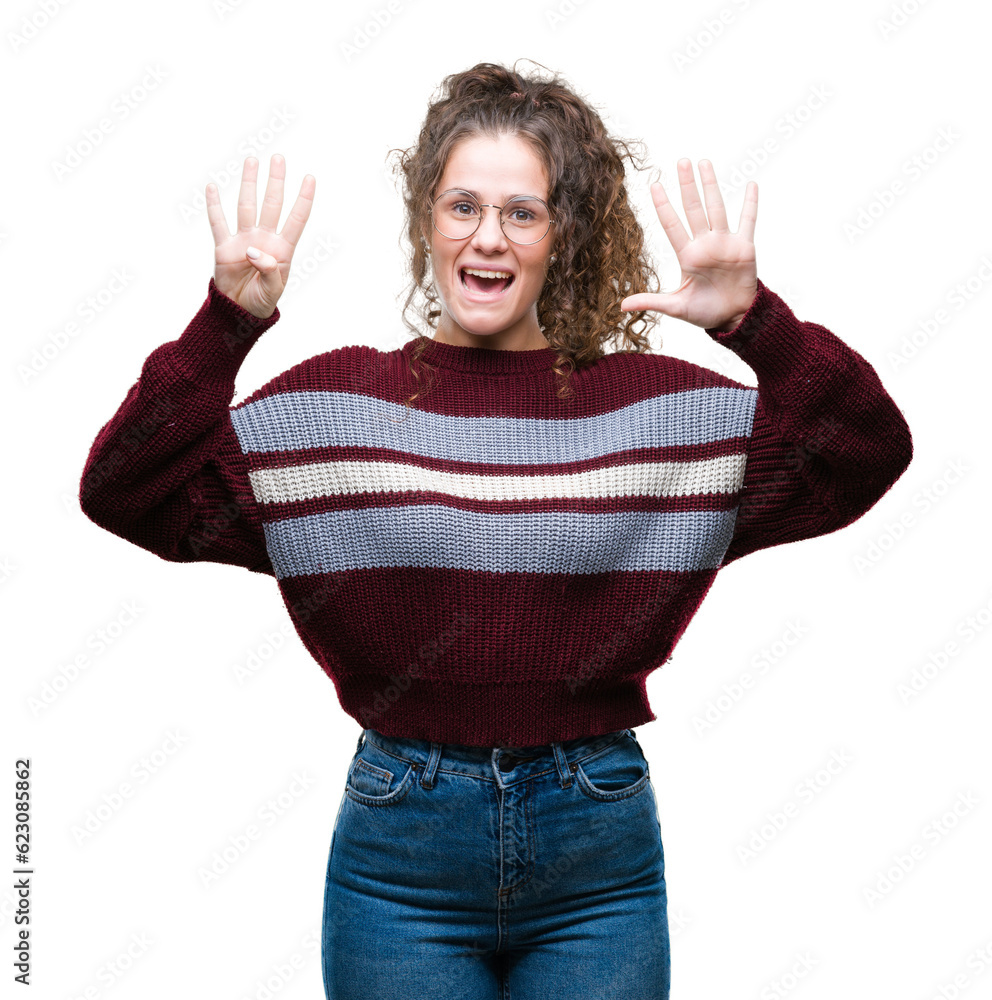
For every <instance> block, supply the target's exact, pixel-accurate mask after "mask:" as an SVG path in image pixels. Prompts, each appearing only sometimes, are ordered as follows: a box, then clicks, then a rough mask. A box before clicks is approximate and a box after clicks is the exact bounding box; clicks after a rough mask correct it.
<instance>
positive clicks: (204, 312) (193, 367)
mask: <svg viewBox="0 0 992 1000" xmlns="http://www.w3.org/2000/svg"><path fill="white" fill-rule="evenodd" d="M279 316H280V313H279V307H278V306H276V308H275V311H274V312H273V313H272V315H271V316H267V317H266V318H265V319H261V318H259V317H258V316H255V315H253V314H252V313H250V312H248V310H247V309H245V308H243V307H242V306H240V305H238V303H237V302H235V301H234V299H232V298H229V297H228V296H227V295H225V294H224V293H223V292H222V291H220V289H219V288H218V287H217V284H216V282H215V281H214V278H213V276H212V275H211V278H210V281H209V283H208V285H207V297H206V299H205V301H204V303H203V305H202V306H200V309H199V311H198V312H197V314H196V315H195V316H194V317H193V319H192V320H191V321H190V324H189V326H187V327H186V329H185V330H184V331H183V334H182V336H181V337H180V338H179V339H178V340H173V341H171V342H170V344H169V346H170V348H171V350H170V351H169V359H170V361H171V362H172V363H173V366H174V367H175V368H176V369H177V370H178V371H179V372H180V374H182V375H183V376H184V377H185V378H188V379H190V380H191V381H193V382H229V381H233V379H234V376H235V375H236V374H237V371H238V369H239V368H240V367H241V364H242V362H243V361H244V359H245V358H246V357H247V355H248V352H249V351H250V350H251V348H252V346H253V345H254V344H255V342H256V341H257V340H258V338H259V337H261V336H262V334H263V333H265V331H266V330H268V328H269V327H270V326H272V324H273V323H275V322H276V321H277V320H278V319H279Z"/></svg>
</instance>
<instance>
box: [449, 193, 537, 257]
mask: <svg viewBox="0 0 992 1000" xmlns="http://www.w3.org/2000/svg"><path fill="white" fill-rule="evenodd" d="M494 211H495V209H494ZM431 216H432V218H433V220H434V228H435V229H436V230H437V231H438V232H439V233H440V234H441V235H442V236H447V237H448V238H449V239H453V240H462V239H465V237H466V236H471V235H472V234H473V233H474V232H475V231H476V229H478V228H479V222H480V221H481V219H482V209H481V207H480V206H479V203H478V202H477V201H476V200H475V198H473V197H472V196H471V195H470V194H467V193H466V192H465V191H445V192H444V193H443V194H441V195H438V197H437V198H436V199H435V201H434V205H433V206H432V208H431ZM500 222H501V225H502V226H503V232H504V233H505V234H506V238H507V239H508V240H512V241H513V242H514V243H521V244H524V245H526V244H528V243H536V242H537V241H538V240H540V239H541V238H542V237H543V236H544V234H545V233H546V232H547V231H548V229H549V227H550V225H551V216H550V215H549V213H548V206H547V205H545V204H544V202H543V201H541V199H540V198H532V197H530V196H528V195H520V196H518V197H516V198H512V199H511V200H510V201H508V202H507V203H506V204H505V205H504V206H503V211H502V218H501V220H500Z"/></svg>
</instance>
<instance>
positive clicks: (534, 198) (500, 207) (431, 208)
mask: <svg viewBox="0 0 992 1000" xmlns="http://www.w3.org/2000/svg"><path fill="white" fill-rule="evenodd" d="M452 193H457V194H463V195H466V196H467V197H468V198H471V199H472V201H474V202H475V203H476V205H478V206H479V221H478V222H476V224H475V229H473V230H472V232H470V233H466V234H465V235H464V236H449V235H448V234H447V233H442V232H441V230H440V229H438V228H437V222H436V221H435V219H434V206H435V205H436V204H437V200H438V198H441V197H442V196H443V195H446V194H452ZM517 198H530V199H531V200H532V201H539V202H540V203H541V204H542V205H543V206H544V207H545V208H546V209H547V210H548V228H547V229H545V230H544V232H543V233H541V235H540V236H539V237H538V238H537V239H536V240H532V241H531V242H530V243H521V242H520V241H519V240H515V239H514V238H513V237H512V236H511V235H510V234H509V233H508V232H507V231H506V229H505V228H504V227H503V209H504V208H506V206H507V205H509V204H510V202H513V201H516V200H517ZM487 208H495V209H496V211H497V212H499V228H500V232H502V234H503V235H504V236H505V237H506V238H507V239H508V240H509V241H510V242H511V243H513V244H515V245H516V246H518V247H532V246H534V245H535V244H537V243H540V242H541V240H543V239H544V237H545V236H547V235H548V233H550V232H551V227H552V226H553V225H554V223H555V219H554V216H553V215H552V214H551V208H550V206H549V205H548V203H547V202H546V201H545V200H544V199H543V198H538V197H537V195H536V194H516V195H514V196H513V197H512V198H511V199H510V201H507V202H505V203H504V204H502V205H487V204H484V203H483V202H481V201H479V200H478V198H476V197H475V195H474V194H472V193H471V192H470V191H466V190H465V189H464V188H448V190H447V191H442V192H441V193H440V194H438V196H437V198H435V199H434V201H432V202H431V203H430V205H428V206H427V212H428V214H429V215H430V217H431V226H432V227H433V228H434V231H435V232H437V233H440V234H441V235H442V236H443V237H444V238H445V239H446V240H467V239H469V237H471V236H475V234H476V233H477V232H478V231H479V226H481V225H482V220H483V218H484V217H485V214H486V209H487Z"/></svg>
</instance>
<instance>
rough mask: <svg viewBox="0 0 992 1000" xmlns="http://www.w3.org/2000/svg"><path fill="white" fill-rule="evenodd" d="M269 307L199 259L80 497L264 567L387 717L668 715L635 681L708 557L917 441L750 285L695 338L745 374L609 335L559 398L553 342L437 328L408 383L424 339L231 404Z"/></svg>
mask: <svg viewBox="0 0 992 1000" xmlns="http://www.w3.org/2000/svg"><path fill="white" fill-rule="evenodd" d="M279 315H280V314H279V311H278V309H277V310H276V311H275V312H274V313H273V315H272V316H270V317H269V318H268V319H264V320H261V319H258V318H256V317H254V316H252V315H251V314H250V313H248V312H247V311H246V310H244V309H242V308H241V307H240V306H239V305H238V304H237V303H236V302H234V301H233V300H232V299H230V298H228V297H227V296H225V295H223V294H222V293H221V292H220V291H219V290H218V289H217V287H216V285H215V284H214V281H213V278H211V279H210V282H209V285H208V293H207V298H206V301H205V302H204V303H203V305H202V307H201V308H200V310H199V312H198V313H197V314H196V316H195V317H194V319H193V320H192V322H191V323H190V324H189V326H188V327H187V328H186V330H185V331H184V333H183V334H182V336H181V337H179V339H177V340H174V341H170V342H168V343H165V344H162V345H161V346H160V347H158V348H156V349H155V350H153V351H152V352H151V354H150V355H149V356H148V358H147V359H146V360H145V362H144V365H143V367H142V370H141V375H140V378H139V379H138V381H137V382H135V383H134V385H133V386H132V387H131V389H130V390H129V392H128V394H127V397H126V398H125V400H124V401H123V403H122V404H121V406H120V407H119V408H118V410H117V412H116V413H115V414H114V416H113V417H112V418H111V419H110V420H109V421H108V423H107V424H105V425H104V427H103V428H102V430H101V431H100V433H99V435H98V436H97V438H96V440H95V442H94V444H93V446H92V448H91V450H90V453H89V457H88V460H87V462H86V465H85V469H84V471H83V475H82V479H81V482H80V502H81V506H82V509H83V510H84V511H85V513H86V514H87V516H88V517H89V518H91V519H92V520H93V521H95V522H96V523H97V524H98V525H101V526H102V527H104V528H106V529H107V530H108V531H111V532H113V533H114V534H116V535H119V536H120V537H122V538H124V539H127V540H128V541H130V542H133V543H134V544H136V545H139V546H141V547H142V548H145V549H147V550H149V551H151V552H153V553H155V554H156V555H158V556H160V557H161V558H163V559H167V560H171V561H175V562H192V561H194V560H205V561H211V562H218V563H226V564H230V565H235V566H241V567H244V568H246V569H248V570H251V571H254V572H257V573H264V574H268V575H270V576H273V577H274V578H275V580H276V582H277V585H278V587H279V590H280V592H281V596H282V599H283V600H284V602H285V604H286V607H287V609H288V611H289V614H290V617H291V619H292V621H293V624H294V626H295V628H296V630H297V633H298V634H299V636H300V638H301V640H302V641H303V644H304V646H305V647H306V649H307V650H308V651H309V652H310V654H311V655H312V656H313V657H314V659H315V660H316V661H317V662H318V663H319V664H320V666H321V667H322V669H323V670H324V671H325V672H326V673H327V675H328V676H329V677H330V678H331V680H332V681H333V683H334V686H335V690H336V693H337V696H338V699H339V701H340V703H341V705H342V707H343V708H344V710H345V712H347V713H348V714H349V715H350V716H352V717H353V718H354V719H355V720H356V721H357V722H358V723H359V724H360V725H361V726H362V727H371V728H374V729H377V730H379V731H380V732H382V733H384V734H386V735H398V736H408V737H415V738H419V739H424V740H433V741H436V742H442V743H465V744H471V745H475V746H496V745H508V746H518V747H519V746H529V745H535V744H542V743H549V742H552V741H555V740H568V739H573V738H576V737H580V736H592V735H597V734H600V733H605V732H610V731H613V730H617V729H623V728H628V727H630V728H632V727H634V726H638V725H641V724H643V723H645V722H648V721H651V720H653V719H655V718H656V716H655V715H654V713H653V712H652V711H651V708H650V705H649V703H648V698H647V694H646V688H645V680H646V678H647V676H648V674H649V673H651V672H652V671H653V670H655V669H656V668H658V667H659V666H661V665H662V664H663V663H664V662H665V661H666V660H667V659H669V657H670V655H671V653H672V650H673V648H674V647H675V645H676V643H677V642H678V640H679V638H680V637H681V635H682V633H683V632H684V630H685V628H686V626H687V625H688V624H689V621H690V620H691V618H692V616H693V615H694V614H695V612H696V609H697V608H698V607H699V605H700V603H701V601H702V599H703V597H704V596H705V595H706V592H707V590H708V589H709V587H710V586H711V585H712V583H713V580H714V578H715V576H716V573H717V571H718V570H719V569H720V568H721V567H723V566H726V565H728V564H729V563H731V562H733V561H734V560H736V559H739V558H740V557H741V556H743V555H746V554H748V553H750V552H754V551H756V550H758V549H761V548H767V547H769V546H772V545H780V544H783V543H785V542H792V541H796V540H798V539H802V538H809V537H813V536H816V535H822V534H825V533H827V532H831V531H835V530H837V529H838V528H841V527H843V526H845V525H847V524H850V523H851V522H852V521H854V520H856V519H857V518H858V517H860V516H861V515H862V514H864V513H865V512H866V511H867V510H868V509H869V508H870V507H872V506H873V505H874V504H875V503H876V502H877V501H878V500H879V498H880V497H881V496H882V495H883V494H884V493H885V492H886V491H887V490H888V489H889V487H890V486H891V485H892V484H893V483H894V482H895V481H896V479H898V477H899V476H900V475H901V474H902V472H903V470H904V469H905V468H906V466H907V465H908V463H909V461H910V459H911V457H912V439H911V436H910V431H909V428H908V426H907V424H906V422H905V420H904V419H903V417H902V415H901V413H900V411H899V409H898V408H897V407H896V405H895V403H894V402H893V400H892V399H891V398H890V396H889V395H888V394H887V393H886V391H885V389H884V388H883V387H882V385H881V382H880V381H879V378H878V376H877V374H876V373H875V371H874V369H873V368H872V367H871V366H870V365H869V364H868V362H867V361H865V359H864V358H863V357H862V356H861V355H860V354H858V353H857V352H856V351H854V350H852V349H851V348H850V347H848V346H846V345H845V344H844V343H843V342H842V341H841V340H839V339H838V338H837V337H835V336H834V335H833V334H832V333H831V332H830V331H829V330H827V329H825V328H824V327H822V326H819V325H816V324H814V323H810V322H801V321H799V320H798V319H797V318H796V317H795V315H794V314H793V313H792V311H791V310H790V309H789V307H788V306H787V305H786V304H785V302H784V301H783V300H782V299H781V298H779V297H778V296H777V295H776V294H775V293H774V292H772V291H771V290H770V289H768V288H767V287H766V286H765V285H764V283H763V282H761V281H760V280H759V281H758V291H757V295H756V296H755V299H754V301H753V302H752V304H751V307H750V309H749V310H748V312H747V314H746V315H745V316H744V318H743V319H742V320H741V322H740V323H739V324H738V325H737V326H736V327H735V328H734V329H733V330H731V331H729V332H719V331H717V330H707V331H706V332H707V333H708V334H709V335H710V336H711V337H712V338H713V339H714V340H716V341H717V342H718V343H721V344H724V345H726V346H727V347H728V348H730V349H731V350H733V351H735V352H736V353H737V354H739V356H740V357H741V358H742V359H743V360H744V361H745V362H746V363H747V364H748V365H749V366H750V367H751V368H752V369H753V370H754V372H755V373H756V375H757V379H758V386H757V388H755V387H751V386H747V385H743V384H741V383H739V382H736V381H734V380H733V379H730V378H728V377H725V376H723V375H720V374H718V373H716V372H713V371H710V370H708V369H706V368H704V367H701V366H699V365H695V364H692V363H690V362H687V361H684V360H681V359H678V358H674V357H669V356H666V355H664V354H638V353H627V352H618V353H612V354H607V355H605V356H604V357H602V358H600V359H599V360H597V361H596V362H594V363H592V364H591V365H588V366H586V367H585V368H582V369H579V370H577V371H575V372H573V373H572V375H571V376H570V383H571V386H572V390H573V392H572V395H571V396H570V397H569V398H567V399H564V400H563V399H561V398H559V396H558V395H557V394H556V389H557V387H558V386H559V385H560V382H559V381H558V376H557V375H555V373H554V372H553V371H552V365H553V364H554V362H555V357H556V352H555V351H554V350H553V349H552V348H543V349H538V350H526V351H511V350H492V349H488V348H482V347H465V346H461V345H453V344H445V343H442V342H440V341H435V340H430V341H429V342H428V345H427V349H426V351H425V354H424V355H423V361H426V362H427V363H428V364H429V366H430V367H429V368H428V367H425V366H424V365H423V364H421V365H420V366H419V369H418V370H419V371H420V372H421V378H420V379H419V380H415V379H414V378H413V376H412V375H411V373H410V362H411V358H410V355H411V350H412V348H413V346H414V344H415V340H413V339H411V340H409V341H408V342H406V343H405V344H404V345H403V346H402V347H401V348H398V349H396V350H394V351H380V350H377V349H375V348H373V347H369V346H364V345H354V346H349V347H340V348H336V349H334V350H331V351H327V352H324V353H322V354H318V355H316V356H315V357H312V358H309V359H307V360H305V361H303V362H301V363H299V364H297V365H295V366H294V367H292V368H290V369H289V370H287V371H286V372H284V373H282V374H281V375H279V376H277V377H276V378H274V379H272V380H271V381H269V382H268V383H267V384H265V385H263V386H262V387H261V388H259V389H258V390H257V391H255V392H254V393H253V394H252V395H250V396H249V397H247V398H246V399H245V400H244V401H242V402H240V403H238V404H237V405H231V404H232V399H233V397H234V380H235V376H236V374H237V372H238V369H239V367H240V365H241V363H242V361H243V359H244V358H245V356H246V355H247V353H248V351H249V350H250V349H251V346H252V345H253V344H254V343H255V342H256V341H257V340H258V338H259V337H260V336H261V334H262V333H263V332H264V331H265V330H267V329H268V328H269V327H270V326H272V324H273V323H275V322H276V321H277V320H278V319H279ZM418 389H420V390H421V395H420V396H418V397H417V398H416V399H414V401H413V402H412V404H411V405H410V406H409V407H407V406H405V405H404V403H405V401H406V400H407V399H408V397H410V396H411V395H412V394H413V393H414V392H415V391H416V390H418Z"/></svg>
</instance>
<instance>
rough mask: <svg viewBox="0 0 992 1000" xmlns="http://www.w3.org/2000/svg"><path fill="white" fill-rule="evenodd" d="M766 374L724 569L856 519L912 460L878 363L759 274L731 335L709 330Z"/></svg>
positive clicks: (760, 374)
mask: <svg viewBox="0 0 992 1000" xmlns="http://www.w3.org/2000/svg"><path fill="white" fill-rule="evenodd" d="M706 332H707V333H708V334H710V336H711V337H713V339H714V340H715V341H717V343H720V344H723V345H724V346H726V347H728V348H730V349H731V350H732V351H734V352H735V353H736V354H737V355H738V356H739V357H740V358H741V359H742V360H743V361H744V362H745V363H746V364H748V365H749V366H750V367H751V368H752V369H753V370H754V372H755V374H756V375H757V377H758V399H757V403H756V406H755V414H754V422H753V427H752V435H751V439H750V441H749V444H748V453H747V460H746V465H745V471H744V482H743V490H742V494H741V502H740V507H739V509H738V513H737V519H736V522H735V527H734V534H733V538H732V539H731V542H730V546H729V547H728V549H727V552H726V554H725V555H724V558H723V562H722V564H721V565H723V566H726V565H727V564H729V563H731V562H733V561H734V560H735V559H739V558H740V557H741V556H743V555H747V554H748V553H750V552H754V551H756V550H758V549H762V548H768V547H770V546H773V545H782V544H783V543H785V542H794V541H798V540H799V539H802V538H813V537H815V536H817V535H825V534H827V533H829V532H831V531H836V530H837V529H838V528H843V527H845V526H846V525H848V524H851V523H852V522H853V521H856V520H857V519H858V518H859V517H861V516H862V514H865V513H866V512H867V511H868V510H870V509H871V507H873V506H874V505H875V504H876V503H877V502H878V501H879V500H880V499H881V498H882V496H883V495H884V494H885V493H886V492H887V491H888V489H889V488H890V487H891V486H892V485H893V483H895V481H896V480H897V479H898V478H899V477H900V476H901V475H902V473H903V472H904V471H905V469H906V467H907V466H908V465H909V463H910V460H911V459H912V456H913V442H912V436H911V434H910V430H909V426H908V425H907V423H906V421H905V419H904V418H903V416H902V413H901V412H900V410H899V408H898V407H897V406H896V404H895V402H894V401H893V400H892V398H891V397H890V396H889V394H888V393H887V392H886V391H885V389H884V388H883V386H882V383H881V381H880V380H879V378H878V375H877V374H876V372H875V369H874V368H872V366H871V365H870V364H869V363H868V362H867V361H866V360H865V359H864V358H863V357H862V356H861V355H860V354H859V353H858V352H857V351H855V350H853V349H852V348H851V347H848V346H847V345H846V344H845V343H844V342H843V341H841V340H840V339H839V338H838V337H836V336H835V335H834V334H833V333H831V332H830V331H829V330H827V329H826V328H825V327H823V326H820V325H818V324H816V323H810V322H800V321H799V320H798V319H797V318H796V316H795V315H794V314H793V312H792V310H791V309H790V308H789V307H788V305H786V303H785V302H784V301H783V300H782V299H781V298H780V297H779V296H778V295H776V294H775V293H774V292H772V291H771V290H770V289H769V288H768V287H767V286H766V285H765V284H764V283H763V282H762V281H761V280H760V279H759V280H758V290H757V294H756V295H755V297H754V300H753V301H752V303H751V306H750V308H749V309H748V311H747V313H746V314H745V315H744V317H743V318H742V319H741V321H740V323H738V324H737V326H736V327H735V328H734V329H733V330H730V331H726V332H721V331H718V330H716V329H707V331H706Z"/></svg>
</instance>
